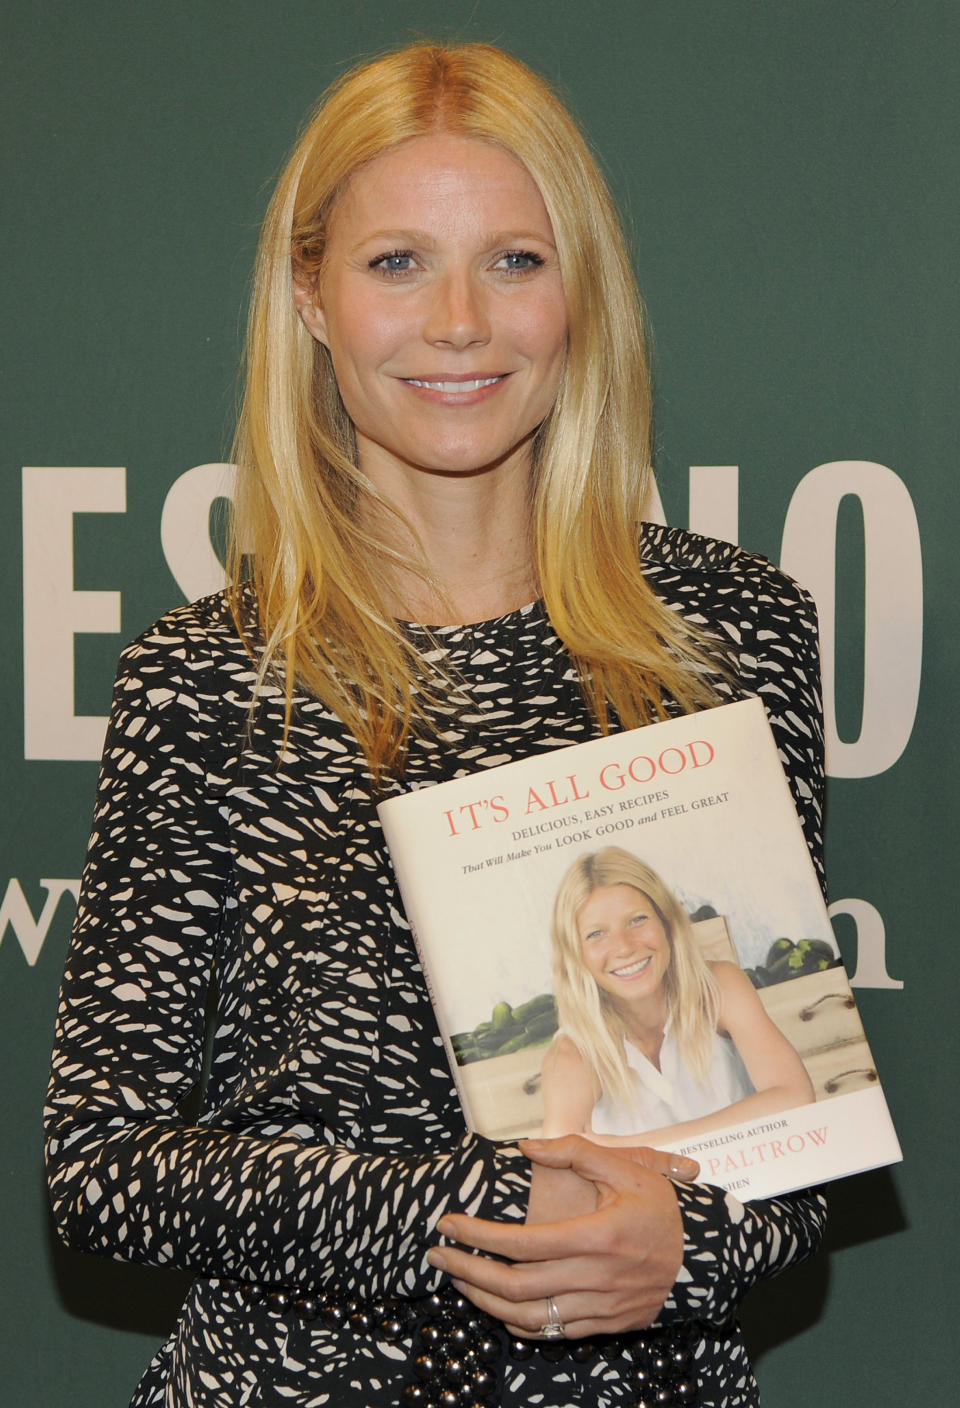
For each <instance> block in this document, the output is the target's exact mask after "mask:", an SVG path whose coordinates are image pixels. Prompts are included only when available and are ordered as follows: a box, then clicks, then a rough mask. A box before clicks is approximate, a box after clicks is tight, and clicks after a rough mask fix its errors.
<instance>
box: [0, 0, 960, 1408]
mask: <svg viewBox="0 0 960 1408" xmlns="http://www.w3.org/2000/svg"><path fill="white" fill-rule="evenodd" d="M4 8H5V16H4V18H3V21H2V26H3V35H2V40H0V55H2V57H0V62H2V67H3V82H2V87H0V105H2V130H3V134H4V138H5V140H4V155H3V161H4V170H3V178H2V179H3V186H2V189H3V195H4V200H3V209H2V215H0V219H2V223H3V236H4V243H3V251H4V253H3V261H4V270H3V273H4V276H3V287H2V294H0V297H2V300H3V314H2V326H3V343H2V352H0V356H2V367H3V383H2V385H3V426H2V436H0V452H2V476H0V493H2V504H0V547H2V552H0V574H2V583H3V599H4V600H5V601H6V603H7V609H6V611H5V613H4V618H3V631H4V653H3V659H4V664H5V668H4V672H3V673H4V679H3V689H2V695H0V720H2V725H3V726H2V729H0V748H2V750H3V753H2V756H3V808H2V813H0V834H2V838H3V847H2V852H0V904H2V910H0V940H2V942H0V1042H2V1055H3V1064H4V1078H3V1092H4V1117H3V1124H2V1127H3V1131H4V1137H3V1146H2V1151H0V1178H2V1183H0V1190H2V1197H0V1226H2V1231H0V1247H2V1249H3V1250H2V1254H0V1280H2V1285H0V1403H2V1404H10V1405H13V1404H18V1405H19V1404H24V1403H30V1404H37V1405H40V1408H48V1405H49V1408H53V1406H54V1405H62V1404H66V1403H69V1404H70V1405H71V1408H123V1405H125V1404H126V1403H127V1400H128V1397H129V1394H130V1391H131V1389H132V1386H133V1384H134V1382H135V1381H136V1378H137V1376H138V1374H139V1372H140V1370H141V1368H142V1367H143V1365H144V1364H145V1363H146V1361H147V1359H148V1358H149V1356H150V1354H151V1353H152V1352H153V1350H154V1348H155V1346H156V1344H157V1342H158V1341H159V1339H160V1337H161V1336H162V1335H163V1334H164V1332H165V1330H166V1328H167V1327H168V1324H169V1322H170V1321H171V1319H172V1316H173V1314H174V1310H175V1305H176V1302H177V1297H178V1295H179V1294H180V1293H181V1291H182V1285H181V1284H180V1283H178V1282H177V1280H176V1278H171V1277H170V1276H164V1275H162V1274H159V1273H154V1272H149V1271H146V1270H142V1269H139V1268H129V1267H124V1266H119V1265H114V1264H111V1263H107V1262H102V1263H101V1262H96V1261H94V1260H93V1259H88V1258H84V1257H80V1256H77V1255H74V1254H70V1253H67V1252H65V1251H63V1250H61V1249H60V1248H58V1247H57V1246H56V1244H55V1242H54V1239H53V1237H52V1235H51V1233H50V1230H49V1220H48V1215H47V1212H46V1202H45V1192H44V1187H43V1181H42V1173H41V1153H40V1127H39V1111H40V1106H41V1103H42V1096H43V1088H44V1083H45V1077H46V1066H47V1061H48V1056H49V1048H50V1041H51V1031H52V1022H53V1014H54V1007H55V1001H56V990H57V984H58V979H59V970H60V967H61V964H62V961H63V954H64V948H65V945H66V940H67V934H68V932H69V925H70V920H71V917H72V912H73V898H72V894H73V890H74V887H75V882H76V877H77V876H78V875H79V873H80V867H81V864H82V860H83V853H84V847H85V842H86V833H87V829H88V824H89V812H90V806H91V801H92V793H93V785H94V780H95V774H96V765H95V762H94V761H92V759H93V758H94V757H95V755H96V752H97V747H98V742H99V739H100V737H101V736H102V727H103V725H102V715H103V714H104V712H105V710H106V707H107V703H108V699H109V692H110V685H111V682H112V675H113V669H114V664H115V660H116V656H117V653H118V650H119V648H120V646H121V644H122V643H123V641H124V640H126V639H128V638H129V637H130V636H132V635H133V634H135V633H136V632H138V631H139V630H141V629H142V628H143V627H145V626H146V625H147V624H148V623H149V622H150V621H151V620H152V619H153V618H154V617H155V616H157V615H159V614H160V612H161V611H163V610H164V609H165V608H166V607H167V606H169V605H171V604H174V603H175V602H178V601H181V600H183V599H184V597H185V596H187V595H199V594H200V593H201V592H202V591H204V590H207V589H208V588H209V587H210V586H211V585H213V584H214V583H215V579H216V575H217V572H218V565H217V563H216V560H215V558H214V557H213V554H212V549H211V548H210V547H209V546H208V545H207V544H208V539H209V532H208V530H211V531H212V532H213V536H214V539H216V537H217V533H216V517H217V515H216V499H217V497H218V495H219V493H220V492H222V489H223V487H224V484H225V483H226V481H225V479H224V475H225V471H222V470H218V469H202V468H199V467H201V466H211V465H214V466H215V465H218V464H219V463H220V462H221V461H223V460H224V459H226V458H227V447H228V445H229V434H230V428H231V423H232V415H233V408H234V404H235V390H236V373H235V367H236V363H237V358H238V349H239V340H240V329H241V327H242V323H243V309H244V304H245V297H246V288H247V277H248V270H249V267H250V263H251V259H252V252H253V247H254V241H255V237H256V229H257V224H258V220H259V217H260V215H261V213H262V210H263V207H264V204H265V200H266V196H267V193H268V190H269V186H270V182H271V178H272V177H273V176H274V174H275V173H276V171H277V170H278V167H279V165H280V164H281V161H282V158H283V156H284V154H285V151H286V150H287V148H288V147H289V145H290V143H291V142H292V139H293V135H294V133H295V131H296V129H297V127H298V126H299V124H300V122H301V119H302V118H303V116H304V114H305V112H306V111H307V109H308V108H309V107H310V106H311V104H312V103H313V102H314V100H315V99H316V97H317V96H318V94H319V93H320V91H321V90H322V89H323V88H324V86H325V85H326V84H327V83H328V82H329V81H330V80H331V79H332V78H334V77H335V76H336V75H337V74H339V73H340V72H341V71H342V70H343V68H344V67H346V66H347V65H348V64H349V63H350V62H352V61H353V60H355V59H356V58H358V57H361V56H363V55H369V54H372V53H375V52H377V51H379V50H381V49H383V48H386V47H389V46H391V45H393V44H395V43H397V42H402V41H405V40H407V39H410V38H415V37H421V36H427V35H429V36H433V35H439V36H441V37H452V38H478V39H484V40H490V41H493V42H496V43H500V44H503V45H504V46H506V47H507V48H509V49H511V50H513V51H514V52H515V53H517V54H518V55H519V56H520V57H521V58H523V59H525V60H527V61H528V62H530V63H531V64H532V65H533V66H534V67H536V68H538V69H539V70H540V71H542V72H543V73H545V74H546V75H547V76H548V77H549V78H550V79H552V80H553V81H554V82H556V83H557V84H558V85H559V87H560V90H561V92H562V93H563V94H564V95H565V96H566V98H567V99H568V101H569V102H570V104H571V106H572V108H573V109H574V111H575V112H576V113H577V115H578V116H579V117H580V119H581V120H582V122H583V123H584V125H585V127H586V129H587V131H588V133H589V134H590V137H591V140H592V142H593V143H594V146H595V147H596V149H597V150H598V151H599V152H600V153H601V155H602V157H603V160H604V164H605V168H606V170H607V173H608V175H609V178H610V180H611V183H612V185H613V188H614V190H615V193H616V194H617V196H618V198H619V199H620V200H621V202H622V204H623V206H624V207H625V210H626V211H627V214H628V219H629V222H630V226H631V230H632V233H633V241H634V247H635V253H636V261H637V267H638V270H639V274H640V280H641V285H642V287H643V289H644V291H645V295H646V299H647V302H648V306H649V311H650V318H651V323H652V327H653V333H654V344H655V356H656V380H657V392H658V402H657V404H658V419H657V464H658V475H659V483H660V492H661V496H662V504H663V511H664V513H665V516H666V518H667V520H668V521H669V522H672V523H676V524H681V525H686V524H689V525H690V526H693V527H697V528H700V529H701V530H703V531H708V532H714V533H715V534H717V535H718V536H725V537H730V538H734V539H737V540H739V541H740V542H741V543H742V544H743V545H744V546H746V547H748V548H750V549H753V550H757V551H760V552H764V553H765V554H766V555H767V556H768V557H771V558H772V559H773V560H775V561H780V562H782V563H783V565H784V566H785V567H787V568H788V570H790V571H792V572H793V574H794V575H795V576H798V577H800V578H801V580H804V581H805V582H806V583H807V584H808V585H809V586H811V588H812V589H813V590H814V591H815V593H816V595H817V597H818V601H819V604H820V607H821V612H822V616H823V624H824V647H825V663H826V666H827V704H828V718H829V721H830V725H831V754H830V761H831V771H832V774H833V776H832V778H831V783H830V796H829V818H828V853H829V862H830V898H831V900H832V901H834V903H835V909H836V925H837V933H838V937H839V940H840V943H841V946H842V948H843V951H844V955H845V958H846V960H847V964H848V967H849V968H850V970H851V971H854V970H856V975H857V976H856V981H857V983H858V986H859V996H860V1000H861V1005H862V1010H863V1014H864V1019H865V1021H866V1023H867V1026H868V1030H869V1034H870V1037H871V1041H872V1045H873V1048H874V1054H875V1057H876V1060H877V1064H878V1066H879V1069H880V1072H881V1075H882V1077H883V1079H884V1083H885V1085H886V1088H887V1091H888V1096H889V1100H890V1104H891V1107H892V1110H893V1114H894V1118H895V1120H896V1122H897V1124H898V1127H899V1130H900V1134H901V1139H902V1142H903V1145H904V1150H905V1154H906V1159H905V1162H904V1164H903V1165H901V1166H900V1167H898V1168H897V1169H896V1170H893V1171H887V1172H880V1173H875V1174H870V1175H866V1176H864V1177H863V1178H861V1179H858V1180H853V1181H849V1182H847V1183H844V1184H841V1185H838V1186H837V1188H836V1190H835V1193H834V1198H833V1209H834V1211H833V1220H832V1225H831V1231H830V1252H829V1255H828V1256H824V1257H822V1258H820V1259H819V1260H818V1261H817V1262H816V1263H814V1264H813V1265H811V1266H809V1267H806V1268H803V1269H802V1270H800V1271H799V1272H797V1273H795V1274H793V1275H792V1276H790V1277H788V1278H786V1279H785V1280H784V1281H782V1282H780V1283H774V1284H771V1285H769V1286H766V1287H763V1288H761V1289H760V1290H759V1291H758V1292H757V1293H756V1294H755V1296H754V1299H753V1300H752V1301H751V1303H750V1304H749V1306H748V1310H747V1318H748V1321H749V1324H750V1328H751V1334H752V1338H753V1343H754V1347H755V1350H756V1353H757V1358H758V1373H759V1375H760V1378H761V1383H762V1385H763V1387H764V1390H765V1402H766V1403H767V1404H768V1405H770V1408H800V1405H806V1404H808V1403H810V1402H818V1403H821V1404H827V1405H833V1404H844V1405H848V1406H849V1408H868V1405H869V1406H870V1408H877V1405H891V1406H892V1405H895V1404H901V1403H911V1404H913V1403H930V1404H946V1403H949V1402H954V1401H956V1397H955V1395H956V1388H955V1378H956V1375H955V1371H954V1369H953V1364H952V1360H953V1358H954V1352H953V1351H952V1350H951V1349H950V1345H951V1343H952V1340H953V1332H952V1331H951V1330H950V1329H949V1325H950V1324H951V1323H952V1321H953V1319H954V1315H953V1306H954V1304H955V1301H956V1297H957V1293H958V1290H960V1285H958V1277H957V1273H956V1270H955V1267H954V1259H953V1258H954V1251H953V1249H954V1247H955V1245H956V1243H957V1240H958V1232H960V1228H958V1217H957V1199H956V1196H955V1193H954V1190H953V1179H952V1178H950V1179H949V1180H948V1170H949V1171H951V1172H952V1169H953V1164H954V1158H955V1154H956V1150H957V1135H956V1124H955V1115H956V1098H955V1093H954V1071H955V1068H956V1065H957V1055H958V1052H957V1035H956V1033H957V1025H958V1024H957V1022H956V1018H955V1005H956V992H957V990H958V988H960V957H958V944H957V942H956V927H957V926H956V919H955V911H956V905H955V901H954V890H953V886H954V876H955V873H956V868H957V862H956V857H955V844H956V837H957V821H956V816H957V813H956V807H955V802H954V798H955V793H956V788H957V784H958V768H957V757H958V751H960V750H958V749H957V747H956V745H955V743H951V736H952V726H951V724H950V722H949V720H950V718H951V715H952V711H953V698H954V695H955V692H956V690H957V686H958V659H957V646H956V641H957V639H958V634H960V631H958V628H960V620H958V612H957V591H956V580H955V578H956V566H955V564H956V557H957V554H956V533H957V523H956V502H957V495H956V489H955V476H956V473H957V464H958V449H960V446H958V435H957V414H956V395H957V393H956V372H957V357H956V352H957V331H956V330H957V327H958V326H960V308H958V281H957V278H956V271H955V251H954V249H953V247H952V245H953V239H954V237H955V233H956V229H957V220H958V214H960V211H958V203H960V202H958V194H957V193H958V184H960V183H958V172H957V169H956V163H957V151H958V149H960V132H958V111H960V105H958V102H957V97H956V74H957V58H958V47H960V45H958V40H960V7H958V6H957V4H956V0H912V3H910V4H908V5H904V4H898V3H893V0H767V3H757V0H633V3H629V0H619V3H618V2H617V0H614V3H606V4H605V3H602V0H601V3H598V4H595V5H583V4H575V3H573V0H525V3H524V4H522V5H518V4H515V3H504V0H486V3H484V4H482V5H480V4H476V3H473V0H470V3H457V0H447V3H439V0H406V3H403V4H401V3H397V0H352V3H351V4H343V3H337V4H334V3H332V0H313V2H312V3H311V0H274V3H269V2H268V0H235V2H234V3H224V2H223V0H194V3H188V0H168V3H159V0H158V2H157V3H147V2H146V0H144V2H143V3H135V2H134V0H128V2H127V3H121V0H86V3H77V0H74V2H73V3H67V2H66V0H65V2H64V3H57V0H39V2H38V0H33V2H32V3H29V4H28V3H26V0H7V3H6V5H5V7H4ZM948 239H949V240H950V244H951V247H950V248H949V252H948ZM25 466H26V467H27V469H26V471H24V467H25ZM834 667H835V668H834Z"/></svg>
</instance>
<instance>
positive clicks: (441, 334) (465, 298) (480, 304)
mask: <svg viewBox="0 0 960 1408" xmlns="http://www.w3.org/2000/svg"><path fill="white" fill-rule="evenodd" d="M424 337H425V338H426V340H427V341H428V342H430V343H432V344H433V345H434V346H437V347H453V348H458V349H460V348H466V347H472V346H476V345H477V344H479V345H481V346H482V345H483V344H484V343H486V342H488V341H489V340H490V320H489V317H488V315H487V310H486V306H485V300H484V295H483V290H482V289H481V288H479V287H478V284H477V281H476V279H475V278H474V277H473V275H472V274H470V273H467V272H454V271H451V272H449V273H447V274H445V275H444V276H443V277H442V278H441V279H439V280H438V281H437V283H436V284H435V285H434V292H433V298H432V300H431V305H430V310H429V313H428V315H427V320H426V324H425V326H424Z"/></svg>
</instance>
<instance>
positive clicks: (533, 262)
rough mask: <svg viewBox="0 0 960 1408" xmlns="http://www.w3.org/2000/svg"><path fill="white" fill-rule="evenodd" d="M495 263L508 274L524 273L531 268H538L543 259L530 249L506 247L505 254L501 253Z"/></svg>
mask: <svg viewBox="0 0 960 1408" xmlns="http://www.w3.org/2000/svg"><path fill="white" fill-rule="evenodd" d="M497 263H498V265H499V266H500V267H501V268H503V269H505V270H506V272H507V273H508V274H526V273H529V271H530V270H531V269H539V268H540V267H541V265H542V264H543V259H542V258H541V257H540V255H539V254H534V253H533V251H532V250H527V249H508V250H507V252H506V254H501V256H500V258H499V259H498V261H497Z"/></svg>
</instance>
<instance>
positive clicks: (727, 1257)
mask: <svg viewBox="0 0 960 1408" xmlns="http://www.w3.org/2000/svg"><path fill="white" fill-rule="evenodd" d="M677 1198H678V1201H679V1204H680V1214H681V1217H682V1219H683V1236H684V1246H683V1265H682V1267H681V1269H680V1275H679V1276H678V1277H677V1280H676V1282H675V1283H674V1286H673V1290H672V1291H671V1293H670V1296H669V1298H668V1300H667V1303H666V1305H665V1306H664V1308H663V1310H662V1311H661V1314H660V1316H659V1318H658V1321H657V1323H658V1324H660V1325H670V1324H674V1323H676V1322H677V1321H681V1320H701V1321H706V1322H707V1323H711V1324H722V1323H723V1322H724V1321H726V1320H728V1319H729V1318H730V1317H731V1316H732V1315H735V1314H736V1312H737V1309H738V1307H739V1305H740V1302H741V1301H742V1300H743V1298H744V1296H746V1294H747V1292H748V1291H750V1290H751V1289H752V1288H753V1287H754V1286H755V1285H756V1284H757V1282H758V1281H762V1280H765V1279H766V1278H767V1277H769V1276H776V1275H778V1274H779V1273H780V1272H781V1271H785V1270H786V1269H787V1268H788V1267H790V1266H794V1265H796V1264H798V1263H799V1262H801V1261H805V1260H806V1259H807V1257H809V1256H812V1255H813V1253H814V1252H815V1251H817V1249H818V1248H819V1246H820V1241H821V1238H822V1236H823V1228H824V1224H825V1222H826V1211H827V1208H826V1199H825V1198H824V1196H823V1194H822V1193H818V1192H807V1193H793V1194H790V1195H789V1196H787V1197H783V1198H766V1199H763V1200H759V1201H757V1202H752V1203H741V1202H739V1201H738V1200H737V1199H736V1198H735V1197H734V1196H733V1195H732V1194H731V1193H724V1191H723V1190H722V1189H721V1188H713V1187H710V1186H708V1185H706V1184H678V1185H677Z"/></svg>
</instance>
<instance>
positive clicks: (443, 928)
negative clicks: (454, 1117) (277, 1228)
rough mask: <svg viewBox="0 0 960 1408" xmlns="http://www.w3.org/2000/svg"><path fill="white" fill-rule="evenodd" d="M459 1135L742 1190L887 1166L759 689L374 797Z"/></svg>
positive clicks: (877, 1092) (768, 1192)
mask: <svg viewBox="0 0 960 1408" xmlns="http://www.w3.org/2000/svg"><path fill="white" fill-rule="evenodd" d="M378 810H379V814H380V819H381V822H382V824H383V829H384V833H385V835H386V839H387V843H388V846H389V848H390V854H391V857H392V860H393V864H394V868H395V870H396V874H397V878H398V881H399V885H400V891H401V894H402V897H403V902H404V906H405V908H406V913H407V917H408V919H409V922H410V924H411V927H412V930H413V933H414V937H415V939H416V943H417V947H418V950H419V953H420V958H421V962H422V965H423V969H424V973H425V975H426V980H427V985H428V988H429V991H430V996H431V1000H432V1002H433V1005H434V1008H435V1011H436V1016H437V1022H438V1025H439V1028H440V1033H441V1036H442V1038H443V1042H444V1045H445V1047H446V1050H447V1056H448V1059H449V1061H450V1068H451V1071H452V1072H453V1076H454V1079H455V1081H456V1084H457V1088H458V1090H459V1093H460V1098H461V1101H462V1104H463V1109H464V1114H465V1117H466V1120H467V1123H468V1125H469V1126H470V1128H471V1129H473V1130H475V1131H476V1132H478V1133H479V1134H481V1135H484V1136H486V1137H487V1138H490V1139H496V1140H510V1139H516V1138H520V1137H523V1136H538V1135H543V1136H545V1137H550V1136H553V1135H559V1134H563V1133H579V1134H583V1135H585V1136H586V1137H588V1138H592V1139H595V1140H597V1141H598V1142H602V1143H606V1144H611V1145H617V1144H622V1143H636V1144H653V1145H655V1146H657V1147H660V1148H665V1149H671V1150H677V1151H681V1152H683V1153H685V1154H689V1155H690V1156H691V1157H693V1158H695V1159H697V1160H698V1161H699V1163H700V1168H701V1174H700V1176H701V1178H702V1179H703V1180H705V1181H707V1182H710V1183H714V1184H717V1185H719V1186H721V1187H723V1188H725V1189H728V1190H730V1191H731V1192H733V1193H735V1194H736V1195H737V1196H738V1197H739V1198H741V1199H745V1198H757V1197H769V1196H774V1195H776V1194H778V1193H783V1192H788V1191H789V1190H791V1189H794V1188H800V1187H805V1186H807V1185H809V1184H812V1183H819V1182H823V1181H826V1180H828V1179H832V1178H837V1177H841V1176H843V1175H846V1174H850V1173H854V1172H858V1171H861V1170H863V1169H869V1168H875V1167H880V1166H881V1165H884V1164H889V1163H894V1162H896V1161H897V1160H898V1159H899V1158H900V1157H901V1154H900V1148H899V1145H898V1143H897V1138H896V1134H895V1133H894V1130H893V1126H892V1123H891V1120H890V1116H889V1113H888V1110H887V1106H886V1102H885V1100H884V1096H883V1091H882V1089H881V1086H880V1082H879V1080H878V1077H877V1072H876V1068H875V1066H874V1062H873V1058H872V1056H871V1054H870V1050H869V1047H868V1045H867V1041H866V1037H865V1036H864V1032H863V1027H862V1025H861V1022H860V1017H859V1014H858V1011H857V1007H856V1003H855V1000H854V997H853V994H852V992H851V989H850V984H849V982H848V980H847V976H846V973H845V972H844V969H843V966H842V963H841V960H840V956H839V952H838V949H837V945H836V941H835V939H834V935H833V930H832V926H831V923H830V918H829V915H828V913H827V910H826V906H825V904H824V901H823V896H822V894H821V891H820V886H819V883H818V881H817V876H816V872H815V870H814V868H813V864H812V862H811V859H810V855H809V852H808V850H807V846H806V843H805V841H804V838H803V833H802V830H801V827H800V822H799V819H798V817H797V814H796V810H795V808H794V805H793V799H792V797H791V795H790V790H789V786H788V783H787V780H786V776H785V774H784V772H783V768H782V766H781V763H780V760H779V757H778V755H777V750H776V745H775V742H774V739H773V734H772V732H771V729H770V726H769V723H768V721H767V718H766V715H765V713H764V710H763V706H762V704H761V703H760V701H759V700H756V699H749V700H744V701H741V702H738V703H734V704H726V705H722V706H720V707H718V708H715V709H710V710H707V711H705V712H702V713H698V714H691V715H686V716H684V717H682V718H678V719H669V720H666V721H664V722H662V723H656V724H651V725H648V726H647V727H645V728H641V729H634V730H631V731H629V732H626V733H620V734H613V735H610V736H607V737H603V738H598V739H593V740H591V741H589V742H586V743H581V744H575V745H574V746H572V747H567V748H562V749H557V750H554V751H548V752H543V753H539V754H536V755H534V756H531V757H529V758H525V759H523V760H521V761H519V762H514V763H508V764H505V765H502V766H500V767H494V768H490V769H487V770H484V771H482V772H479V773H474V774H471V775H469V776H465V777H462V778H458V779H456V780H454V781H452V782H445V783H440V784H438V785H437V786H434V787H427V788H421V789H419V790H417V791H414V792H411V793H407V794H405V795H403V796H400V797H393V798H390V799H389V800H387V801H385V802H382V803H381V804H380V806H379V809H378Z"/></svg>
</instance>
